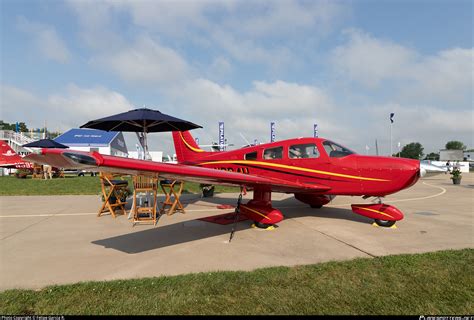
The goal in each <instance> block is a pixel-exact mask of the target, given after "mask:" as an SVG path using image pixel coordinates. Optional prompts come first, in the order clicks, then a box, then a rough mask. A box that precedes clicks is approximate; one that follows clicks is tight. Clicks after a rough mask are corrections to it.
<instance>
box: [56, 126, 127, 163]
mask: <svg viewBox="0 0 474 320" xmlns="http://www.w3.org/2000/svg"><path fill="white" fill-rule="evenodd" d="M54 141H56V142H59V143H61V144H64V145H66V146H68V147H69V148H70V149H72V150H78V151H97V152H99V153H102V154H107V155H111V156H118V157H127V156H128V150H127V145H126V144H125V139H124V137H123V134H122V132H116V131H102V130H95V129H71V130H69V131H66V132H65V133H63V134H62V135H60V136H59V137H57V138H56V139H54Z"/></svg>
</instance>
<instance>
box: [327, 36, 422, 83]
mask: <svg viewBox="0 0 474 320" xmlns="http://www.w3.org/2000/svg"><path fill="white" fill-rule="evenodd" d="M345 34H346V35H347V36H348V37H349V39H348V42H347V43H346V44H344V45H342V46H339V47H336V48H335V49H334V50H333V52H332V53H333V54H332V57H331V61H332V64H333V65H334V67H335V69H336V71H338V72H339V73H340V74H341V76H347V77H348V78H349V79H350V80H352V81H357V82H359V83H361V84H363V85H365V86H368V87H376V86H378V85H379V84H380V83H381V82H382V81H383V80H386V79H388V78H400V77H402V76H403V75H405V74H406V73H407V72H409V70H410V64H411V63H412V61H413V60H415V59H416V58H417V53H416V52H415V51H414V50H411V49H408V48H405V47H403V46H400V45H398V44H396V43H393V42H391V41H387V40H379V39H376V38H374V37H372V36H370V35H369V34H366V33H363V32H361V31H358V30H354V29H351V30H347V31H345Z"/></svg>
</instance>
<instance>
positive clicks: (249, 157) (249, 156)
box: [245, 151, 257, 160]
mask: <svg viewBox="0 0 474 320" xmlns="http://www.w3.org/2000/svg"><path fill="white" fill-rule="evenodd" d="M245 160H257V151H255V152H251V153H247V154H246V155H245Z"/></svg>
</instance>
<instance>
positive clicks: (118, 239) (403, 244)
mask: <svg viewBox="0 0 474 320" xmlns="http://www.w3.org/2000/svg"><path fill="white" fill-rule="evenodd" d="M449 177H450V176H449V175H444V174H442V175H438V176H435V177H431V178H426V179H421V180H420V181H418V182H417V184H416V185H415V186H413V187H411V188H409V189H407V190H404V191H401V192H399V193H396V194H394V195H391V196H388V197H386V198H385V199H384V203H387V204H392V205H395V206H396V207H397V208H399V209H400V210H401V211H402V212H404V214H405V219H404V220H402V221H399V222H397V224H396V226H397V228H382V227H376V226H373V224H372V222H373V221H372V220H371V219H368V218H365V217H362V216H359V215H356V214H354V213H352V211H351V209H350V204H355V203H366V202H369V201H368V200H362V199H361V198H360V197H336V199H334V200H333V201H332V202H331V203H330V204H329V205H327V206H325V207H323V208H322V209H311V208H309V207H308V206H307V205H305V204H303V203H300V202H298V201H297V200H295V199H294V197H293V196H292V195H286V194H277V193H275V194H273V196H272V200H273V206H274V207H276V208H278V209H280V210H281V211H282V212H283V214H284V215H285V219H284V220H283V221H282V222H280V223H279V224H278V228H276V229H274V230H271V231H270V230H263V229H256V228H252V227H251V224H252V222H251V221H249V220H247V221H242V222H239V223H237V224H236V232H235V235H234V238H233V240H232V241H231V242H230V243H229V236H230V232H231V230H232V227H233V225H232V224H228V225H219V224H214V223H210V222H204V221H201V220H197V219H199V218H203V217H208V216H213V215H218V214H222V213H227V212H232V211H233V210H232V209H225V210H223V209H217V206H218V205H219V204H231V205H235V204H236V201H237V197H238V194H228V193H227V194H216V195H215V196H214V197H212V198H200V197H199V195H195V194H185V195H183V196H182V199H181V200H182V202H183V204H184V205H185V209H186V213H185V214H182V213H175V214H174V215H171V216H167V215H163V216H161V217H160V219H159V221H158V223H157V225H156V226H153V225H135V226H132V223H131V220H128V219H127V215H125V216H124V215H121V216H118V217H117V218H113V217H112V216H110V215H104V216H101V217H97V216H96V215H97V211H98V209H99V206H100V204H101V200H100V199H99V197H98V196H8V197H0V258H1V259H0V290H6V289H12V288H28V289H39V288H42V287H45V286H48V285H53V284H71V283H76V282H82V281H95V280H113V279H131V278H141V277H150V276H161V275H178V274H186V273H195V272H213V271H222V270H253V269H257V268H263V267H271V266H294V265H305V264H315V263H321V262H326V261H334V260H338V261H341V260H350V259H354V258H372V257H377V256H384V255H393V254H402V253H421V252H430V251H438V250H445V249H461V248H473V247H474V238H473V235H474V233H473V217H474V173H468V174H466V173H465V174H463V178H462V182H461V185H453V184H452V182H451V180H450V179H449ZM250 198H251V192H249V193H248V194H247V195H246V196H244V200H245V199H250ZM159 200H163V199H162V198H160V199H159ZM244 203H245V201H244Z"/></svg>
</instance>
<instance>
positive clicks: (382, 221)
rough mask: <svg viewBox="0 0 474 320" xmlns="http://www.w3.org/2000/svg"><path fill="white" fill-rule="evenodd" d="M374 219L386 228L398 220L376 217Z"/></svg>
mask: <svg viewBox="0 0 474 320" xmlns="http://www.w3.org/2000/svg"><path fill="white" fill-rule="evenodd" d="M374 221H375V223H376V224H377V225H378V226H380V227H385V228H390V227H391V226H393V225H394V224H395V222H396V221H393V220H379V219H374Z"/></svg>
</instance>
